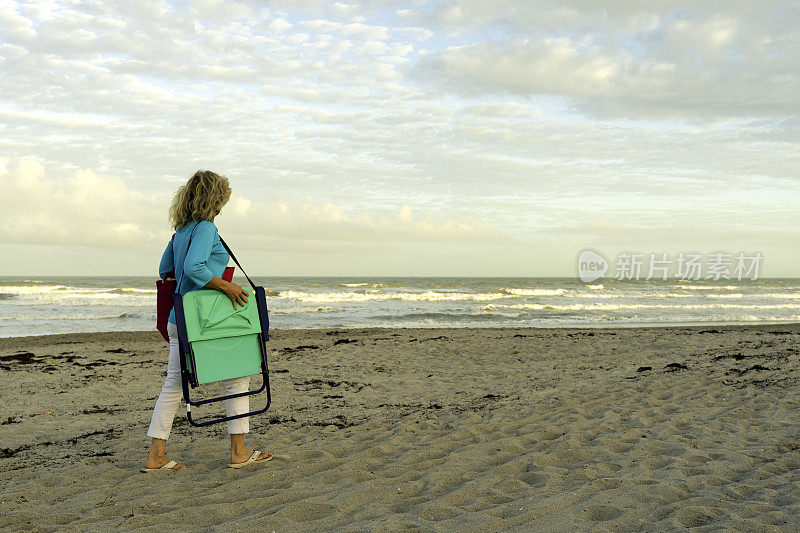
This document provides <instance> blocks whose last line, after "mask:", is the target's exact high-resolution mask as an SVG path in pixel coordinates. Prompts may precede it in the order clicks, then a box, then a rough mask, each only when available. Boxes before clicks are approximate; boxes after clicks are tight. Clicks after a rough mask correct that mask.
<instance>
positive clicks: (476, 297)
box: [278, 290, 511, 303]
mask: <svg viewBox="0 0 800 533" xmlns="http://www.w3.org/2000/svg"><path fill="white" fill-rule="evenodd" d="M278 297H279V298H286V299H290V300H297V301H300V302H306V303H332V302H368V301H378V300H403V301H408V302H447V301H476V302H482V301H490V300H500V299H503V298H510V297H511V295H509V294H500V293H465V292H437V291H426V292H384V291H378V290H374V291H366V292H305V291H292V290H289V291H280V293H279V294H278Z"/></svg>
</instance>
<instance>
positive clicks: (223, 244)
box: [219, 237, 256, 290]
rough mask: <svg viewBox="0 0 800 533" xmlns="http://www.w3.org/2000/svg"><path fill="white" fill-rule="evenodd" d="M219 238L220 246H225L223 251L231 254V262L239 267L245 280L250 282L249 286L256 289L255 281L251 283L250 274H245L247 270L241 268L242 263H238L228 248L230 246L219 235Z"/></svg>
mask: <svg viewBox="0 0 800 533" xmlns="http://www.w3.org/2000/svg"><path fill="white" fill-rule="evenodd" d="M219 240H220V242H221V243H222V246H224V247H225V251H226V252H228V255H230V256H231V259H233V262H234V263H236V266H238V267H239V270H241V271H242V274H244V277H246V278H247V281H249V282H250V286H251V287H253V290H256V285H255V283H253V281H252V280H251V279H250V276H248V275H247V272H245V271H244V269H243V268H242V265H240V264H239V261H237V260H236V256H235V255H233V252H232V251H231V249H230V248H228V245H227V244H226V243H225V239H223V238H222V237H220V238H219Z"/></svg>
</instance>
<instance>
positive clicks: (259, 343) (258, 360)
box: [173, 241, 272, 426]
mask: <svg viewBox="0 0 800 533" xmlns="http://www.w3.org/2000/svg"><path fill="white" fill-rule="evenodd" d="M222 244H223V246H225V248H226V249H227V250H228V253H229V254H230V255H231V257H232V258H233V260H234V261H235V262H236V264H237V265H239V262H238V261H236V258H235V257H234V256H233V253H232V252H231V251H230V249H228V246H227V245H226V244H225V241H222ZM239 268H240V269H241V265H239ZM242 272H243V273H244V270H243V269H242ZM245 276H246V277H247V281H249V282H250V285H251V286H252V287H253V291H254V292H253V294H251V295H250V298H248V300H247V303H246V304H245V305H243V306H242V305H237V308H236V309H234V308H233V303H232V302H231V300H230V298H229V297H228V296H227V295H226V294H225V293H223V292H221V291H217V290H209V289H200V290H194V291H189V292H187V293H186V294H185V295H184V296H183V297H181V296H180V294H179V293H178V292H177V291H176V292H175V294H174V295H173V305H174V306H175V319H176V322H177V326H178V339H179V341H178V345H179V347H180V359H181V381H182V385H183V399H184V400H185V401H186V416H187V418H188V419H189V423H190V424H192V425H193V426H207V425H209V424H215V423H218V422H226V421H228V420H233V419H235V418H243V417H246V416H253V415H257V414H261V413H263V412H265V411H266V410H267V409H269V406H270V403H271V401H272V397H271V394H270V390H269V367H268V365H267V348H266V341H268V340H269V316H268V314H267V301H266V293H265V292H264V287H256V286H255V285H254V284H253V282H252V281H251V280H250V277H249V276H247V274H245ZM257 374H261V375H262V377H263V380H262V384H261V387H260V388H259V389H258V390H253V391H247V392H243V393H240V394H231V395H227V396H219V397H216V398H209V399H203V400H191V399H190V396H189V389H190V388H195V387H198V386H199V385H203V384H207V383H212V382H216V381H223V380H226V379H232V378H239V377H244V376H254V375H257ZM264 390H266V392H267V405H266V407H264V408H263V409H259V410H257V411H251V412H249V413H244V414H240V415H235V416H225V417H221V418H214V419H212V420H205V421H202V422H198V421H196V420H194V419H192V406H199V405H204V404H209V403H214V402H222V401H225V400H228V399H230V398H238V397H241V396H250V395H254V394H259V393H261V392H262V391H264Z"/></svg>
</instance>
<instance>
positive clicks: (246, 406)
mask: <svg viewBox="0 0 800 533" xmlns="http://www.w3.org/2000/svg"><path fill="white" fill-rule="evenodd" d="M167 334H168V335H169V363H168V364H167V379H166V380H164V386H163V387H161V394H160V395H159V396H158V401H156V407H155V409H154V410H153V418H152V420H150V429H148V430H147V436H148V437H152V438H154V439H164V440H167V438H168V437H169V432H170V430H171V429H172V420H173V419H174V418H175V411H176V410H177V409H178V404H179V403H180V401H181V396H182V394H183V389H182V387H181V361H180V349H179V348H178V326H176V325H175V324H173V323H172V322H167ZM220 383H222V384H223V385H225V391H226V393H227V394H228V395H231V394H238V393H240V392H246V391H248V390H249V389H250V376H245V377H242V378H234V379H226V380H225V381H221V382H220ZM225 404H226V407H227V412H228V416H234V415H240V414H242V413H246V412H248V411H249V410H250V397H249V396H242V397H240V398H233V399H231V400H225ZM249 431H250V418H249V417H243V418H237V419H236V420H229V421H228V433H230V434H231V435H237V434H239V433H248V432H249Z"/></svg>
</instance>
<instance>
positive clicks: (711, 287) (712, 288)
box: [674, 285, 740, 291]
mask: <svg viewBox="0 0 800 533" xmlns="http://www.w3.org/2000/svg"><path fill="white" fill-rule="evenodd" d="M674 288H675V289H682V290H687V291H733V290H736V289H739V288H740V287H738V286H736V285H675V287H674Z"/></svg>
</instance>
